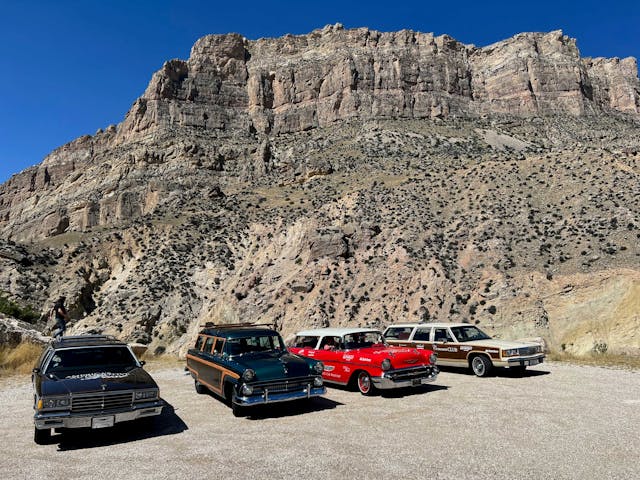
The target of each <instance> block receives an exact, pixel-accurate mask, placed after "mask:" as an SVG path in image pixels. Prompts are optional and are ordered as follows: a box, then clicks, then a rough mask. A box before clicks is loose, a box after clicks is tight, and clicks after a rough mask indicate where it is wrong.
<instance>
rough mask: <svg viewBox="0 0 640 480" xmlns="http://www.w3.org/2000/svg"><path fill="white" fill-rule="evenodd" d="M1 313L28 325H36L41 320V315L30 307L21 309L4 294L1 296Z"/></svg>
mask: <svg viewBox="0 0 640 480" xmlns="http://www.w3.org/2000/svg"><path fill="white" fill-rule="evenodd" d="M0 312H1V313H4V314H5V315H9V316H11V317H14V318H17V319H18V320H23V321H25V322H28V323H34V322H36V321H37V320H38V319H39V318H40V314H39V313H38V312H36V311H35V310H34V309H33V307H31V306H30V305H27V306H26V307H21V306H20V305H18V304H17V303H16V302H14V301H13V300H10V299H9V298H7V297H6V296H4V295H2V294H0Z"/></svg>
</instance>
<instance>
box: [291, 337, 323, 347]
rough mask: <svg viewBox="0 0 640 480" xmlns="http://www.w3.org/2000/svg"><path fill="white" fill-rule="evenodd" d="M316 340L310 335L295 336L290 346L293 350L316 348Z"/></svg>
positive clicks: (316, 338)
mask: <svg viewBox="0 0 640 480" xmlns="http://www.w3.org/2000/svg"><path fill="white" fill-rule="evenodd" d="M318 338H319V337H316V336H311V335H304V336H303V335H297V336H296V338H295V339H294V341H293V345H291V346H292V347H295V348H316V345H318Z"/></svg>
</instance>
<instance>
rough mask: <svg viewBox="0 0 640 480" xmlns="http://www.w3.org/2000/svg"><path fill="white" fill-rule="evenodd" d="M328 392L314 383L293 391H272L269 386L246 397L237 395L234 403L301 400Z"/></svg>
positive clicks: (245, 404) (247, 404) (252, 403)
mask: <svg viewBox="0 0 640 480" xmlns="http://www.w3.org/2000/svg"><path fill="white" fill-rule="evenodd" d="M325 393H327V389H326V388H325V386H324V385H323V386H322V387H314V386H313V385H312V384H308V385H306V386H305V387H304V388H303V389H302V390H296V391H293V392H278V393H270V392H269V388H268V387H267V388H264V389H263V391H262V393H260V394H255V395H249V396H246V397H243V396H237V397H235V398H234V400H233V401H234V403H236V404H238V405H242V406H250V405H261V404H264V403H277V402H288V401H290V400H300V399H303V398H311V397H319V396H320V395H324V394H325Z"/></svg>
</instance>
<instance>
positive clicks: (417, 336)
mask: <svg viewBox="0 0 640 480" xmlns="http://www.w3.org/2000/svg"><path fill="white" fill-rule="evenodd" d="M430 335H431V329H430V328H418V329H416V333H414V334H413V339H414V340H416V341H418V342H428V341H429V336H430Z"/></svg>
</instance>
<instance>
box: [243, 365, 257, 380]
mask: <svg viewBox="0 0 640 480" xmlns="http://www.w3.org/2000/svg"><path fill="white" fill-rule="evenodd" d="M254 378H256V372H254V371H253V370H251V369H250V368H247V369H246V370H245V371H244V373H243V374H242V379H243V380H244V381H245V382H250V381H251V380H253V379H254Z"/></svg>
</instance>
